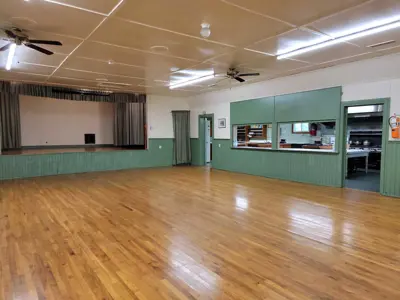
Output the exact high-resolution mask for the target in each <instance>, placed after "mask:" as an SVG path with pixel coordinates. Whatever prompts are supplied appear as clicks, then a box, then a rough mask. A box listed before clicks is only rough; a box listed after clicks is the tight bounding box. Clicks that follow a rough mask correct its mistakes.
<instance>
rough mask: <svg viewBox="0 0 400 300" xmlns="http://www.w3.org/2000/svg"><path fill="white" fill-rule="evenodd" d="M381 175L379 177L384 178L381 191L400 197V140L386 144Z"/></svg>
mask: <svg viewBox="0 0 400 300" xmlns="http://www.w3.org/2000/svg"><path fill="white" fill-rule="evenodd" d="M382 175H383V176H382ZM382 175H381V178H384V181H383V191H382V193H383V194H384V195H387V196H392V197H400V142H388V143H387V144H386V157H385V168H384V174H382Z"/></svg>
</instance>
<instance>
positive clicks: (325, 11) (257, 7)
mask: <svg viewBox="0 0 400 300" xmlns="http://www.w3.org/2000/svg"><path fill="white" fill-rule="evenodd" d="M223 1H224V2H228V3H233V4H236V5H239V6H241V7H244V8H247V9H250V10H253V11H255V12H258V13H261V14H264V15H268V16H272V17H274V18H278V19H280V20H284V21H286V22H289V23H291V24H294V25H305V24H307V23H309V22H312V21H315V20H317V19H320V18H322V17H325V16H327V15H331V14H333V13H336V12H338V11H341V10H344V9H346V8H349V7H353V6H355V5H358V4H361V3H365V2H367V1H368V0H268V1H266V0H246V1H243V0H223ZM379 1H380V0H379Z"/></svg>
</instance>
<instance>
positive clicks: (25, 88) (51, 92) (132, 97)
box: [0, 81, 146, 103]
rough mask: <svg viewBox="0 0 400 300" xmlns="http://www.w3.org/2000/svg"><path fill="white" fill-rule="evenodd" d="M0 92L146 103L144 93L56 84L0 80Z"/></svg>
mask: <svg viewBox="0 0 400 300" xmlns="http://www.w3.org/2000/svg"><path fill="white" fill-rule="evenodd" d="M0 93H11V94H17V95H27V96H34V97H46V98H55V99H62V100H76V101H97V102H113V103H146V95H145V94H138V93H118V92H106V91H96V90H88V89H71V88H65V87H58V86H48V85H37V84H29V83H12V82H7V81H0Z"/></svg>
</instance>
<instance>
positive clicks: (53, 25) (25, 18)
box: [0, 0, 104, 38]
mask: <svg viewBox="0 0 400 300" xmlns="http://www.w3.org/2000/svg"><path fill="white" fill-rule="evenodd" d="M103 19H104V17H103V16H100V15H97V14H92V13H88V12H85V11H82V10H79V9H74V8H70V7H65V6H61V5H57V4H54V3H49V2H45V1H33V0H32V1H29V2H26V1H23V0H2V1H1V5H0V24H1V25H2V27H10V26H17V27H20V28H21V29H27V30H28V29H29V30H41V31H47V32H53V33H58V34H64V35H70V36H74V37H80V38H85V37H87V36H88V35H89V33H90V32H91V31H93V29H94V28H95V27H96V26H97V25H98V24H99V23H100V21H101V20H103Z"/></svg>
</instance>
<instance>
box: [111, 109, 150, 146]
mask: <svg viewBox="0 0 400 300" xmlns="http://www.w3.org/2000/svg"><path fill="white" fill-rule="evenodd" d="M145 108H146V106H145V103H115V110H114V145H115V146H144V145H145V124H146V114H145Z"/></svg>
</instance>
